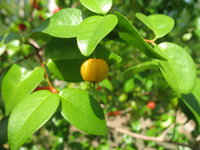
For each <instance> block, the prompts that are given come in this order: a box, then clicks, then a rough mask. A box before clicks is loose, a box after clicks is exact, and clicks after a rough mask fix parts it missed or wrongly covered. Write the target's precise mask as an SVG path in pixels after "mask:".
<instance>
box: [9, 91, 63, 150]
mask: <svg viewBox="0 0 200 150" xmlns="http://www.w3.org/2000/svg"><path fill="white" fill-rule="evenodd" d="M59 102H60V99H59V95H58V94H52V93H51V92H50V91H47V90H41V91H38V92H34V93H32V94H31V95H29V96H27V97H26V98H24V99H23V100H22V101H21V102H20V103H19V104H18V105H17V106H16V107H15V109H14V110H13V111H12V113H11V115H10V118H9V122H8V142H9V145H10V147H11V150H16V149H19V147H20V146H21V145H22V144H23V143H24V142H25V141H26V140H27V139H28V138H29V137H30V136H31V135H32V134H33V133H34V132H35V131H37V130H38V129H39V128H40V127H41V126H43V125H44V124H45V123H46V122H47V121H48V120H49V119H50V118H51V116H52V115H53V114H54V113H55V111H56V109H57V107H58V105H59Z"/></svg>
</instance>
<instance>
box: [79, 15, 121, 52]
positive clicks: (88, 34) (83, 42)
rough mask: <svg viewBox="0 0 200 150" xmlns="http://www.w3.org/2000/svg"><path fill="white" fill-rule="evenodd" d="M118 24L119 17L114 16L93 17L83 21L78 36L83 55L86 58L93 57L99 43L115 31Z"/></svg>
mask: <svg viewBox="0 0 200 150" xmlns="http://www.w3.org/2000/svg"><path fill="white" fill-rule="evenodd" d="M116 24H117V17H116V16H115V15H112V14H110V15H107V16H91V17H88V18H87V19H85V20H84V21H82V22H81V23H80V25H79V31H78V36H77V41H78V47H79V49H80V51H81V53H82V54H83V55H85V56H89V55H91V54H92V52H93V51H94V50H95V48H96V46H97V45H98V43H99V42H100V41H101V40H102V39H103V38H104V37H105V36H106V35H107V34H108V33H109V32H111V31H112V30H113V28H114V27H115V26H116Z"/></svg>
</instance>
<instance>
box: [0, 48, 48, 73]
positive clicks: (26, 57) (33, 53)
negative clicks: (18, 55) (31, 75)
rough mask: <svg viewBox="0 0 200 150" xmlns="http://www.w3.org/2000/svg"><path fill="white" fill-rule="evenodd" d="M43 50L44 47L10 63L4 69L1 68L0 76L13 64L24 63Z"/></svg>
mask: <svg viewBox="0 0 200 150" xmlns="http://www.w3.org/2000/svg"><path fill="white" fill-rule="evenodd" d="M43 48H44V47H41V48H40V49H37V50H36V51H34V52H32V53H30V54H28V55H27V56H24V57H23V58H22V59H19V60H17V61H14V62H12V63H10V64H9V65H8V66H6V67H5V68H3V69H2V70H1V71H0V75H1V74H2V73H3V72H4V71H6V70H7V69H8V68H9V67H10V66H12V65H13V64H15V63H20V62H22V61H24V60H26V59H28V58H30V57H32V56H34V55H35V54H36V53H38V52H39V51H41V50H42V49H43Z"/></svg>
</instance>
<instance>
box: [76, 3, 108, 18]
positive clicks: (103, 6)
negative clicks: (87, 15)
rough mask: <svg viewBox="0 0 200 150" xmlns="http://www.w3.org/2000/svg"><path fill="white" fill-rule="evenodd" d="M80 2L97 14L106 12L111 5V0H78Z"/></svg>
mask: <svg viewBox="0 0 200 150" xmlns="http://www.w3.org/2000/svg"><path fill="white" fill-rule="evenodd" d="M80 2H81V4H82V5H83V6H85V7H86V8H87V9H89V10H91V11H93V12H95V13H98V14H104V15H105V14H106V13H107V12H108V11H109V10H110V8H111V6H112V0H100V1H99V0H80Z"/></svg>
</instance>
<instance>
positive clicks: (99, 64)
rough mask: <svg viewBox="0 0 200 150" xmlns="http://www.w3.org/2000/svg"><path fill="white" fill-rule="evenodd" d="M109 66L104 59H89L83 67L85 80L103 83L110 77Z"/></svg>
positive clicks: (82, 72)
mask: <svg viewBox="0 0 200 150" xmlns="http://www.w3.org/2000/svg"><path fill="white" fill-rule="evenodd" d="M108 71H109V69H108V64H107V63H106V61H105V60H103V59H92V58H90V59H88V60H86V61H85V62H84V63H83V64H82V65H81V75H82V77H83V80H85V81H88V82H101V81H103V80H104V79H105V78H106V77H107V75H108Z"/></svg>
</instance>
